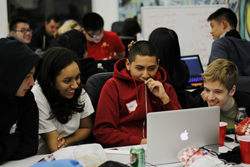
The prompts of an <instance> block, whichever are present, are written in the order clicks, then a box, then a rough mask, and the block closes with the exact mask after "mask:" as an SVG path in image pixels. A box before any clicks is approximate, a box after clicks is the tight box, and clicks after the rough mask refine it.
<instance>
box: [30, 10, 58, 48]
mask: <svg viewBox="0 0 250 167" xmlns="http://www.w3.org/2000/svg"><path fill="white" fill-rule="evenodd" d="M60 26H61V20H60V17H59V16H58V15H57V14H52V15H49V16H48V18H47V20H46V22H45V24H44V25H42V26H41V27H39V28H38V29H36V30H35V31H34V33H33V36H32V38H31V41H30V45H29V46H30V48H31V49H32V50H33V51H38V50H41V51H45V50H47V49H48V48H49V46H50V42H51V40H52V39H53V38H54V36H53V35H54V33H55V32H56V31H57V30H58V28H59V27H60ZM37 49H38V50H37Z"/></svg>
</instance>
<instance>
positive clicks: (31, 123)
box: [0, 38, 41, 164]
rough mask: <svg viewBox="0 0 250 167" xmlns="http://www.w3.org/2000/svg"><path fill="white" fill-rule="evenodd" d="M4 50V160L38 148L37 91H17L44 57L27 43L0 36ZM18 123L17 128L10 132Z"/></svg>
mask: <svg viewBox="0 0 250 167" xmlns="http://www.w3.org/2000/svg"><path fill="white" fill-rule="evenodd" d="M0 53H1V54H0V78H1V79H0V113H1V116H0V164H1V163H2V162H3V161H5V160H16V159H22V158H25V157H27V156H31V155H35V154H36V152H37V148H38V108H37V105H36V102H35V100H34V96H33V93H32V92H31V91H30V90H29V91H27V92H26V94H25V95H24V96H23V97H17V96H15V95H16V92H17V90H18V89H19V87H20V85H21V84H22V82H23V80H24V79H25V78H26V76H27V74H28V73H29V72H30V71H31V69H32V68H33V67H34V66H35V65H37V64H38V63H39V62H40V60H41V57H40V56H38V55H37V54H35V53H34V52H33V51H32V50H31V49H30V48H28V46H26V45H25V44H23V43H21V42H19V41H17V40H9V39H4V38H2V39H0ZM37 71H38V69H36V72H37ZM35 74H36V73H35ZM15 123H16V126H17V128H16V130H14V132H12V134H10V130H11V127H13V125H14V124H15ZM14 129H15V128H14Z"/></svg>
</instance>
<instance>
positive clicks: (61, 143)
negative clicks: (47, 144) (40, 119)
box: [57, 135, 68, 150]
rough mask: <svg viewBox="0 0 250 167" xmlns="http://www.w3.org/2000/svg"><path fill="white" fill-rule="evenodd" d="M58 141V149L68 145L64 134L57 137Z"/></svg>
mask: <svg viewBox="0 0 250 167" xmlns="http://www.w3.org/2000/svg"><path fill="white" fill-rule="evenodd" d="M57 141H58V142H59V144H58V146H57V148H58V150H59V149H61V148H64V147H67V146H68V144H67V143H66V140H65V139H64V137H63V135H60V136H59V137H58V138H57Z"/></svg>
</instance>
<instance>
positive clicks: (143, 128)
mask: <svg viewBox="0 0 250 167" xmlns="http://www.w3.org/2000/svg"><path fill="white" fill-rule="evenodd" d="M147 101H148V95H147V85H146V84H145V108H146V119H144V121H143V124H142V137H143V139H145V122H146V120H147V114H148V103H147Z"/></svg>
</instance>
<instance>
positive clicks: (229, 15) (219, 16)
mask: <svg viewBox="0 0 250 167" xmlns="http://www.w3.org/2000/svg"><path fill="white" fill-rule="evenodd" d="M213 19H214V20H216V21H217V22H219V23H220V22H221V21H223V20H226V21H227V22H228V23H229V25H230V26H231V27H232V28H234V29H236V27H237V22H238V21H237V17H236V14H235V13H234V12H233V11H232V10H231V9H229V8H220V9H218V10H216V11H215V12H214V13H212V14H211V15H210V16H209V17H208V18H207V21H211V20H213Z"/></svg>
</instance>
